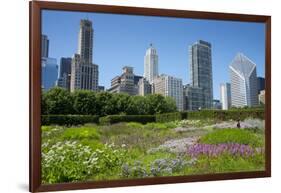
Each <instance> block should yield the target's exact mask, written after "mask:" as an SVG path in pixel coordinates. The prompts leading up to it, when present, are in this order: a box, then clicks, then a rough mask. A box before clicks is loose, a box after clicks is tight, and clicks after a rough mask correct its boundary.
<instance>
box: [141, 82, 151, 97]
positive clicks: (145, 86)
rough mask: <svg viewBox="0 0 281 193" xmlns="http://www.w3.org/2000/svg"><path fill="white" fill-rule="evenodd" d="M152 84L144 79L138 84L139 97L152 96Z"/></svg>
mask: <svg viewBox="0 0 281 193" xmlns="http://www.w3.org/2000/svg"><path fill="white" fill-rule="evenodd" d="M151 89H152V88H151V84H149V82H148V81H147V80H146V79H145V78H142V79H140V80H139V82H138V95H141V96H145V95H148V94H151V92H152V90H151Z"/></svg>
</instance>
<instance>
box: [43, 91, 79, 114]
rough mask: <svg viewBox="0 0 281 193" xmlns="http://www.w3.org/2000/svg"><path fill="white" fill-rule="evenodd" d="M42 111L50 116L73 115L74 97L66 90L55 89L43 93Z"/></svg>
mask: <svg viewBox="0 0 281 193" xmlns="http://www.w3.org/2000/svg"><path fill="white" fill-rule="evenodd" d="M42 98H43V102H42V110H43V111H44V112H46V113H48V114H73V112H74V110H73V97H72V96H71V94H70V92H69V91H67V90H66V89H63V88H59V87H55V88H52V89H50V90H48V91H46V92H44V93H43V97H42Z"/></svg>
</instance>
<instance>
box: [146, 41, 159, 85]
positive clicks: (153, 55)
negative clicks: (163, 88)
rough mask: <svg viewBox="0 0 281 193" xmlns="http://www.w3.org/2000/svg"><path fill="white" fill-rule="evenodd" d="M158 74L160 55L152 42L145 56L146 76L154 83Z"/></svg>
mask: <svg viewBox="0 0 281 193" xmlns="http://www.w3.org/2000/svg"><path fill="white" fill-rule="evenodd" d="M156 76H158V55H157V52H156V49H155V48H154V47H152V44H150V47H149V48H148V49H147V50H146V53H145V56H144V78H146V80H148V82H149V83H150V84H152V83H153V79H154V78H155V77H156Z"/></svg>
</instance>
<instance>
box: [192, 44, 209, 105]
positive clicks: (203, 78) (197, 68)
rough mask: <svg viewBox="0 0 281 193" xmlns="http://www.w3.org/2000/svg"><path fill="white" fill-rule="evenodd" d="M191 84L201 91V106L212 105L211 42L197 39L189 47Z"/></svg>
mask: <svg viewBox="0 0 281 193" xmlns="http://www.w3.org/2000/svg"><path fill="white" fill-rule="evenodd" d="M189 66H190V79H191V86H192V87H195V88H201V89H202V92H203V101H202V104H203V106H202V108H208V109H210V108H212V106H213V72H212V49H211V44H210V43H208V42H206V41H202V40H199V41H197V42H195V43H194V44H193V45H191V46H190V47H189Z"/></svg>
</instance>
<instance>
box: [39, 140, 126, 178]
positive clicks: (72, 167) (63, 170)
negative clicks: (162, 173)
mask: <svg viewBox="0 0 281 193" xmlns="http://www.w3.org/2000/svg"><path fill="white" fill-rule="evenodd" d="M125 158H126V150H124V149H121V148H116V147H115V146H114V145H113V144H111V145H107V144H105V145H104V146H103V147H101V148H99V149H95V150H93V149H92V148H90V147H89V146H85V145H81V144H79V143H77V142H76V141H72V142H71V141H66V142H57V143H56V144H54V145H50V144H48V143H43V144H42V181H43V183H62V182H77V181H84V180H87V179H89V178H90V177H96V176H98V175H103V174H106V172H109V173H110V171H112V170H113V169H115V168H119V167H121V165H122V164H123V162H124V159H125Z"/></svg>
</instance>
